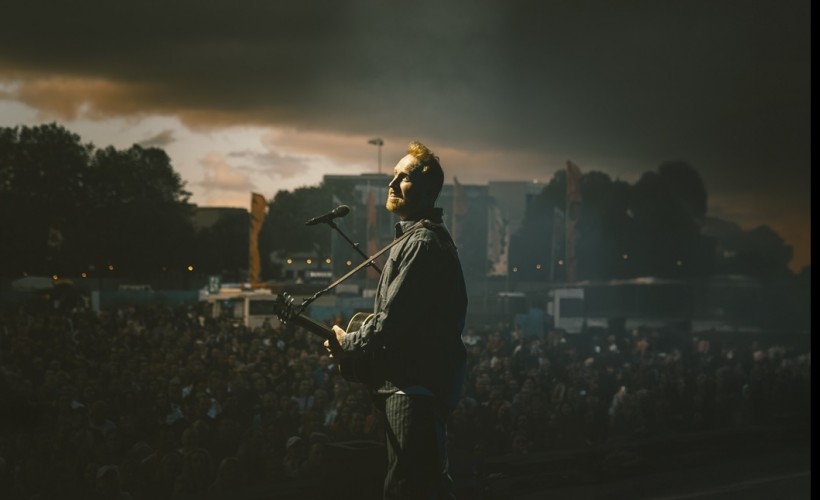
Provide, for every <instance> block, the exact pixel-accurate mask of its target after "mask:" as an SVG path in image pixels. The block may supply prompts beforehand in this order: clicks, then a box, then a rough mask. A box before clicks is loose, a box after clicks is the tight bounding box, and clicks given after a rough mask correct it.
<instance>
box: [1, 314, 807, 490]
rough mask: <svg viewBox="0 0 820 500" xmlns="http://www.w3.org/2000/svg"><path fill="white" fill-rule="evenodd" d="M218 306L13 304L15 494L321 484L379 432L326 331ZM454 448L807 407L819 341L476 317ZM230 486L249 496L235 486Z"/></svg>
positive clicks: (571, 443)
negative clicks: (332, 452) (333, 458)
mask: <svg viewBox="0 0 820 500" xmlns="http://www.w3.org/2000/svg"><path fill="white" fill-rule="evenodd" d="M206 307H207V306H206V305H205V304H201V305H187V306H168V305H151V306H145V305H143V306H133V307H119V308H115V309H111V310H107V311H104V312H103V313H101V314H94V313H92V312H90V311H88V310H86V309H82V308H80V309H74V310H71V311H57V310H52V311H31V310H30V309H28V308H27V307H23V306H20V307H13V308H6V309H5V310H4V311H3V312H2V313H0V314H2V317H0V498H4V499H9V500H16V499H21V500H38V499H46V498H89V499H96V498H99V499H123V500H126V499H131V500H142V499H173V500H176V499H188V498H228V493H231V492H234V493H235V492H241V491H246V490H248V489H249V488H253V487H254V485H265V484H300V483H311V482H313V483H316V482H317V481H314V479H315V478H319V477H322V475H323V474H326V472H327V470H328V468H327V453H328V450H329V447H330V446H333V445H334V443H345V442H356V441H360V442H380V441H381V440H383V436H382V432H381V429H380V428H379V425H380V424H379V420H378V419H377V418H375V415H374V412H373V408H372V406H371V404H370V400H369V397H368V395H367V393H366V392H365V390H364V388H363V386H362V385H360V384H357V383H351V382H348V381H346V380H344V379H343V378H342V377H341V376H340V375H339V372H338V368H337V367H336V366H335V365H334V360H333V359H330V358H328V357H327V356H326V353H325V351H324V349H323V348H322V347H321V339H319V338H318V337H316V336H315V335H313V334H310V333H308V332H306V331H302V330H300V329H298V328H296V327H291V326H288V327H281V326H277V327H273V326H271V325H268V324H266V325H264V326H262V327H260V328H255V329H248V328H245V327H244V326H242V325H241V324H240V323H239V322H238V321H237V320H235V319H233V318H212V317H211V316H210V314H209V311H208V310H206V309H205V308H206ZM463 338H464V341H465V343H466V344H467V346H468V370H469V373H468V379H467V383H466V385H465V387H464V391H463V394H462V398H461V400H460V403H459V405H458V408H457V410H456V411H455V413H454V414H453V416H452V418H451V421H450V422H449V437H450V447H451V449H452V450H453V451H454V456H455V455H459V454H461V456H467V455H468V456H471V457H476V458H479V459H480V458H482V457H498V456H502V455H506V454H516V455H517V454H525V453H537V452H542V451H551V450H557V449H569V448H576V447H585V446H592V445H595V444H601V443H607V442H613V441H617V440H629V439H635V438H640V437H648V436H659V435H664V434H670V433H679V432H690V431H696V430H707V429H718V428H731V427H738V426H745V425H752V424H766V423H777V422H780V421H784V420H788V419H797V420H798V421H805V422H807V421H808V418H809V415H810V394H811V389H810V380H811V352H810V348H809V347H808V346H796V345H789V344H787V343H778V342H764V341H761V340H760V339H751V338H750V339H749V340H746V341H742V340H741V341H737V340H735V341H732V342H721V341H718V340H715V339H714V338H712V339H706V338H697V337H692V336H674V337H672V336H668V335H665V334H664V333H663V332H658V331H650V330H646V331H644V330H637V331H634V332H628V333H625V334H619V335H614V334H608V333H607V332H603V333H601V334H600V335H597V336H596V335H585V336H582V337H578V336H571V335H566V334H563V333H562V332H560V331H556V330H549V331H547V332H545V333H544V335H542V336H536V337H532V336H525V335H523V334H522V333H521V332H520V331H517V330H516V329H515V328H513V327H511V326H510V325H509V324H498V325H468V328H467V330H466V331H465V334H464V337H463ZM231 498H239V497H237V496H236V495H233V496H231Z"/></svg>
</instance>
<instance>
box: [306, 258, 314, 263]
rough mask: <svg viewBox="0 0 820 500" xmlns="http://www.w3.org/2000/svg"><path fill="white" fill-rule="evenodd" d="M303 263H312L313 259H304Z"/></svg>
mask: <svg viewBox="0 0 820 500" xmlns="http://www.w3.org/2000/svg"><path fill="white" fill-rule="evenodd" d="M305 264H313V259H305Z"/></svg>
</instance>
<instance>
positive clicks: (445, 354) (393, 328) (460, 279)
mask: <svg viewBox="0 0 820 500" xmlns="http://www.w3.org/2000/svg"><path fill="white" fill-rule="evenodd" d="M428 215H429V217H428V218H426V221H427V222H426V223H425V225H424V227H422V228H419V229H416V230H415V231H413V233H412V234H410V235H409V236H408V237H407V238H405V239H404V240H403V241H402V242H400V243H398V244H397V245H395V246H394V247H393V248H391V249H390V253H389V258H388V260H387V262H386V263H385V265H384V268H383V269H382V274H381V278H380V279H379V285H378V288H377V289H376V299H375V304H374V314H373V316H372V317H371V318H370V319H369V320H368V321H366V322H365V323H364V324H363V325H362V327H361V329H360V330H359V331H356V332H348V335H346V336H345V339H344V342H343V343H342V348H343V349H344V350H345V351H349V352H355V353H359V354H363V355H364V356H366V358H367V360H368V363H369V366H370V375H369V377H368V378H369V379H368V380H366V381H365V382H366V383H367V385H368V386H369V387H370V388H371V389H372V390H373V391H374V392H377V393H382V394H389V393H392V392H396V391H397V390H405V391H408V390H409V391H417V390H418V388H424V389H427V390H429V391H430V392H432V394H433V395H434V396H435V397H436V398H437V400H438V402H439V403H441V405H442V406H443V407H444V408H446V409H448V410H452V408H453V407H454V406H455V403H456V402H457V401H458V397H459V395H460V392H461V387H462V385H463V382H464V376H465V369H466V368H465V360H466V349H465V347H464V343H463V342H462V341H461V332H462V330H463V329H464V321H465V316H466V314H467V292H466V289H465V285H464V275H463V273H462V270H461V263H460V262H459V259H458V254H457V252H456V247H455V244H454V243H453V240H452V238H451V237H450V234H449V233H448V232H447V230H446V229H445V228H444V226H443V225H441V210H440V209H436V210H435V211H434V212H433V213H431V214H428ZM416 222H417V221H401V222H399V223H397V224H396V237H397V238H398V237H399V236H401V235H402V234H403V233H404V231H407V230H408V229H410V227H411V226H413V225H414V224H415V223H416Z"/></svg>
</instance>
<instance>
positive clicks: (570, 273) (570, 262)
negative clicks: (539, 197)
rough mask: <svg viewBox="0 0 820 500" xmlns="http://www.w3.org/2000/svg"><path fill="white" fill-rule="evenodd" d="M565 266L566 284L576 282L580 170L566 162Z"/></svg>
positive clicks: (579, 213)
mask: <svg viewBox="0 0 820 500" xmlns="http://www.w3.org/2000/svg"><path fill="white" fill-rule="evenodd" d="M566 205H567V207H566V211H565V218H566V231H567V232H566V266H567V282H569V283H572V282H574V281H575V280H576V270H577V258H576V255H575V247H576V244H577V242H578V231H577V228H576V226H577V224H578V219H579V218H580V216H581V169H580V168H578V166H577V165H575V164H574V163H572V162H571V161H567V203H566Z"/></svg>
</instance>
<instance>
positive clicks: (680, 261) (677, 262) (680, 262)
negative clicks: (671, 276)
mask: <svg viewBox="0 0 820 500" xmlns="http://www.w3.org/2000/svg"><path fill="white" fill-rule="evenodd" d="M675 265H676V266H678V267H680V266H682V265H683V261H682V260H680V259H678V260H677V261H676V262H675Z"/></svg>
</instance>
